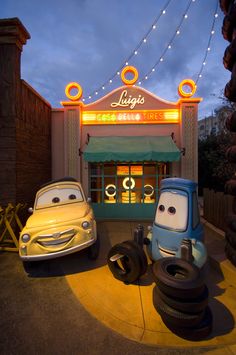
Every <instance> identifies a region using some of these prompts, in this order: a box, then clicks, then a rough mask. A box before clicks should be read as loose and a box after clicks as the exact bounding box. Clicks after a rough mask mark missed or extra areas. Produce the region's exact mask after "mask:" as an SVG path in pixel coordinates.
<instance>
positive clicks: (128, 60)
mask: <svg viewBox="0 0 236 355" xmlns="http://www.w3.org/2000/svg"><path fill="white" fill-rule="evenodd" d="M171 1H172V0H168V1H167V2H166V3H165V5H164V6H163V8H162V9H161V11H160V13H159V15H158V16H157V17H156V18H155V20H154V22H153V23H152V24H151V26H150V28H149V29H148V31H147V32H146V33H145V35H144V36H143V37H142V39H141V41H140V42H139V43H138V45H137V46H136V47H135V48H134V50H133V51H132V52H131V54H130V55H129V56H128V57H127V58H126V60H125V61H124V62H123V63H122V65H121V66H120V67H119V68H118V69H117V70H116V72H115V73H114V74H113V75H112V76H111V77H110V78H109V79H108V80H107V81H106V82H104V83H103V84H102V85H101V86H100V87H99V88H97V89H96V90H94V91H93V92H91V93H90V94H89V95H88V96H87V97H85V98H83V101H86V100H87V99H91V98H92V96H94V95H98V93H99V91H101V90H105V88H106V86H107V85H108V84H111V83H112V82H113V80H114V78H115V77H116V76H120V72H121V70H122V69H123V68H124V67H125V66H127V65H129V62H130V61H131V59H132V58H133V57H134V56H136V55H137V54H139V52H140V48H141V46H142V45H143V44H146V43H147V41H148V37H149V36H150V35H151V33H152V32H153V31H155V30H156V29H157V24H158V22H159V20H160V18H161V16H163V15H165V14H166V11H167V8H168V6H169V5H170V3H171ZM191 1H195V0H191Z"/></svg>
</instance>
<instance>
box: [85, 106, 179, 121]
mask: <svg viewBox="0 0 236 355" xmlns="http://www.w3.org/2000/svg"><path fill="white" fill-rule="evenodd" d="M146 123H152V124H158V123H159V124H160V123H179V111H178V110H177V109H170V110H142V111H137V110H135V111H126V112H125V111H84V112H83V113H82V124H84V125H101V124H146Z"/></svg>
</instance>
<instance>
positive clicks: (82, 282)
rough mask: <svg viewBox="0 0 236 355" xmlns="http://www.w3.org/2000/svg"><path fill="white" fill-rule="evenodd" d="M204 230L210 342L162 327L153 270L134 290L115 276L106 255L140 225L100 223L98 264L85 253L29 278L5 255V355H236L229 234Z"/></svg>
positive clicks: (42, 267) (0, 281) (42, 266)
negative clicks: (226, 238)
mask: <svg viewBox="0 0 236 355" xmlns="http://www.w3.org/2000/svg"><path fill="white" fill-rule="evenodd" d="M142 224H143V225H144V227H145V230H147V229H146V228H147V225H148V223H147V222H145V223H142ZM203 224H204V227H205V243H206V246H207V248H208V252H209V262H208V266H207V271H206V275H205V282H206V284H207V286H208V288H209V293H210V296H209V306H210V308H211V309H212V312H213V331H212V333H211V334H210V336H209V337H208V338H207V339H204V340H202V341H195V342H193V341H188V340H185V339H183V338H180V337H178V336H177V335H175V334H173V333H172V332H171V331H170V330H169V329H168V328H167V327H166V326H165V325H164V323H163V322H162V320H161V318H160V316H159V314H158V313H157V312H156V310H155V308H154V307H153V305H152V290H153V287H154V282H153V280H152V276H151V265H149V267H148V271H147V273H146V274H145V275H144V276H142V278H141V279H140V280H139V282H137V283H136V284H132V285H125V284H124V283H122V282H120V281H118V280H116V279H115V278H114V277H113V276H112V274H111V272H110V270H109V268H108V267H107V264H106V256H107V253H108V251H109V249H110V248H111V246H112V245H114V244H116V243H118V242H121V241H124V240H128V239H132V238H133V231H134V228H135V227H136V226H137V223H136V222H99V223H98V231H99V234H100V236H101V245H102V247H101V252H100V255H99V258H98V260H96V261H88V259H87V256H86V253H85V252H83V251H82V252H80V253H76V254H72V255H69V256H67V257H63V258H59V259H54V260H48V261H45V262H43V263H39V264H35V266H34V268H33V269H32V272H31V275H27V274H26V273H25V271H24V269H23V266H22V263H21V261H20V260H19V257H18V255H17V254H16V253H10V252H2V253H1V254H0V286H1V292H0V354H7V355H9V354H14V355H15V354H30V355H31V354H85V353H87V354H91V355H93V354H110V353H113V354H121V353H123V354H145V355H146V354H147V355H149V354H203V353H204V354H216V355H217V354H222V352H224V354H226V355H228V354H231V355H232V354H236V328H235V320H236V277H235V276H236V269H235V267H234V266H233V265H232V264H231V263H230V262H229V261H228V260H227V259H226V257H225V255H224V234H223V232H222V231H219V230H217V229H216V228H214V227H213V226H211V225H210V224H209V223H207V222H206V221H204V219H203Z"/></svg>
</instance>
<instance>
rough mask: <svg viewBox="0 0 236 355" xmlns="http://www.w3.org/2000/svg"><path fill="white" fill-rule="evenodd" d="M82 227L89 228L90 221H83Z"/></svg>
mask: <svg viewBox="0 0 236 355" xmlns="http://www.w3.org/2000/svg"><path fill="white" fill-rule="evenodd" d="M82 227H83V229H88V228H90V223H89V222H88V221H84V222H83V223H82Z"/></svg>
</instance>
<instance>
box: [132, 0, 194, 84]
mask: <svg viewBox="0 0 236 355" xmlns="http://www.w3.org/2000/svg"><path fill="white" fill-rule="evenodd" d="M193 2H195V0H190V1H189V2H188V5H187V7H186V9H185V11H184V14H183V15H182V18H181V20H180V23H179V24H178V26H177V28H176V30H175V31H174V34H173V36H172V37H171V39H170V41H169V42H168V44H167V46H166V47H165V49H164V50H163V52H162V53H161V55H160V57H159V58H158V60H157V61H156V63H155V64H154V65H153V66H152V69H150V70H149V71H148V72H147V73H146V74H145V75H144V76H143V78H141V79H140V81H139V83H138V84H139V85H141V84H142V82H143V81H144V80H147V79H149V77H150V75H151V74H152V73H154V72H155V71H156V68H157V66H158V65H160V64H161V63H162V62H163V61H164V57H165V54H166V53H167V52H168V50H170V49H171V48H172V46H173V42H174V40H175V38H176V37H177V36H179V35H180V28H181V26H182V24H183V22H184V20H186V19H188V11H189V9H190V6H191V5H192V3H193Z"/></svg>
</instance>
